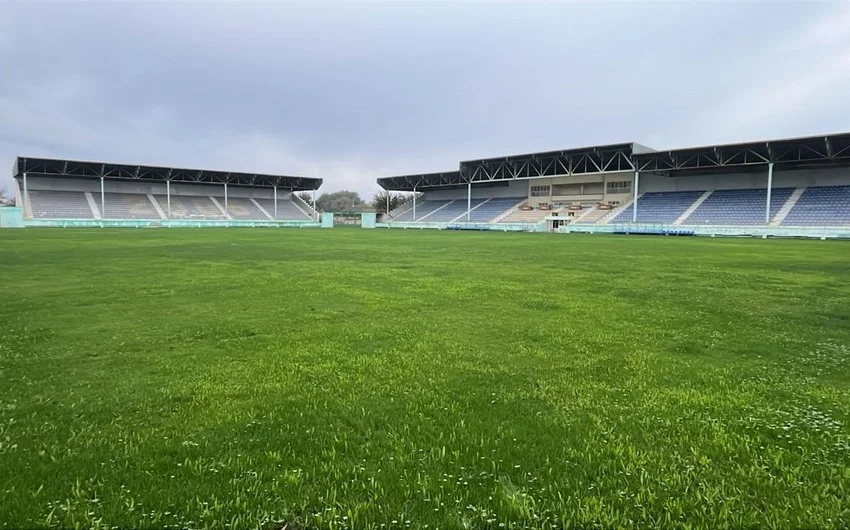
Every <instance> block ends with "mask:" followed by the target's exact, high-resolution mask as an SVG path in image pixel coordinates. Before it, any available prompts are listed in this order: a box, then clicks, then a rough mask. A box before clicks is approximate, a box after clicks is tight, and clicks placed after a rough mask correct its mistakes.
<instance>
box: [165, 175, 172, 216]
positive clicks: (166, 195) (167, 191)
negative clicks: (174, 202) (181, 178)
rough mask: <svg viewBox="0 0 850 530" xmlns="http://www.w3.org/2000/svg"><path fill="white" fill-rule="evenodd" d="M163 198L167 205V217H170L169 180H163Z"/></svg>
mask: <svg viewBox="0 0 850 530" xmlns="http://www.w3.org/2000/svg"><path fill="white" fill-rule="evenodd" d="M165 200H166V204H167V207H168V216H167V217H168V218H169V219H171V181H170V180H166V181H165Z"/></svg>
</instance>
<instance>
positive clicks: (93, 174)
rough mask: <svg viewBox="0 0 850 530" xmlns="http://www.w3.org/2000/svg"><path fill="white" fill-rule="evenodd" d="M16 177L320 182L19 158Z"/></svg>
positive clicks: (296, 186)
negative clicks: (25, 175)
mask: <svg viewBox="0 0 850 530" xmlns="http://www.w3.org/2000/svg"><path fill="white" fill-rule="evenodd" d="M13 173H14V176H15V177H20V176H22V175H23V174H24V173H27V174H28V175H32V176H42V177H60V178H61V177H64V178H100V177H103V178H105V179H110V180H139V181H153V182H166V181H168V182H182V183H193V184H225V183H226V184H232V185H234V186H247V187H255V188H271V187H274V186H277V187H279V188H284V189H288V190H293V191H304V190H316V189H319V186H321V185H322V179H317V178H307V177H292V176H285V175H265V174H261V173H240V172H236V171H211V170H208V169H184V168H172V167H160V166H140V165H130V164H111V163H108V162H83V161H79V160H57V159H52V158H33V157H22V156H19V157H18V158H17V160H16V161H15V167H14V168H13Z"/></svg>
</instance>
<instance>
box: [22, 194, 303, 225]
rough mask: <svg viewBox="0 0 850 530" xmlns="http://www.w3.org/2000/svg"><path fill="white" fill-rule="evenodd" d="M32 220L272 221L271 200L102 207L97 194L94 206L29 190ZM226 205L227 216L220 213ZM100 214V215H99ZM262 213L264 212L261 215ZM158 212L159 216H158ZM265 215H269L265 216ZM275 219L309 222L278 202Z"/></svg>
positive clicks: (124, 201) (156, 198) (203, 199)
mask: <svg viewBox="0 0 850 530" xmlns="http://www.w3.org/2000/svg"><path fill="white" fill-rule="evenodd" d="M28 195H29V202H30V210H31V211H32V216H33V217H35V218H42V219H93V218H94V217H95V214H94V210H93V209H92V208H94V209H95V210H97V211H98V212H99V213H100V214H101V216H102V217H103V218H106V219H161V218H162V215H164V216H166V217H168V216H169V212H170V217H171V218H173V219H192V218H202V219H226V218H227V217H228V216H229V217H231V218H233V219H245V220H269V218H270V217H271V218H275V217H274V216H275V205H274V200H273V199H248V198H243V197H229V198H228V200H227V201H226V202H225V200H224V197H210V196H191V195H171V197H170V199H169V197H168V196H166V195H145V194H141V193H112V192H110V193H105V194H104V203H105V204H103V205H102V204H101V203H100V194H99V193H94V194H92V199H93V204H92V203H90V201H89V198H88V197H87V196H86V194H85V193H84V192H80V191H48V190H30V191H29V192H28ZM225 204H226V205H227V214H228V215H225V213H224V211H222V210H223V209H224V207H225ZM101 210H102V211H101ZM263 210H265V212H264V211H263ZM160 211H161V212H162V215H160ZM266 214H268V215H266ZM276 218H277V219H279V220H309V219H310V218H311V216H310V214H309V213H307V212H304V211H303V210H302V209H301V208H299V207H298V206H297V205H296V204H295V203H294V202H293V201H292V200H289V199H280V200H278V201H277V217H276Z"/></svg>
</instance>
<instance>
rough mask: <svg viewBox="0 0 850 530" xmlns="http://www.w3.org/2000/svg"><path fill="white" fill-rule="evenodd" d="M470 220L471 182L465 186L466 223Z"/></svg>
mask: <svg viewBox="0 0 850 530" xmlns="http://www.w3.org/2000/svg"><path fill="white" fill-rule="evenodd" d="M471 219H472V181H469V183H468V184H467V185H466V222H467V223H468V222H469V221H470V220H471Z"/></svg>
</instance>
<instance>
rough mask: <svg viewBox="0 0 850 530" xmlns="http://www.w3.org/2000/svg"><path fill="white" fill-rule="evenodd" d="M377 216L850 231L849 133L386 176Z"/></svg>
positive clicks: (503, 226)
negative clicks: (398, 196)
mask: <svg viewBox="0 0 850 530" xmlns="http://www.w3.org/2000/svg"><path fill="white" fill-rule="evenodd" d="M378 185H379V186H381V187H382V188H383V189H385V190H387V191H400V192H413V193H414V197H416V198H415V200H414V204H405V205H403V206H401V207H399V208H398V209H396V210H395V211H392V212H390V213H389V214H388V215H386V216H385V218H384V219H383V223H382V224H381V225H380V226H385V227H391V228H392V227H401V228H474V229H496V230H526V231H557V232H574V231H584V232H612V231H614V232H617V231H623V232H637V231H639V232H641V233H647V232H649V233H653V231H654V232H656V233H669V231H670V230H671V229H673V228H675V229H676V230H677V233H694V234H711V235H714V234H726V235H762V236H767V235H775V236H782V235H789V236H813V237H850V133H842V134H832V135H824V136H813V137H807V138H795V139H785V140H769V141H760V142H748V143H741V144H728V145H714V146H705V147H693V148H683V149H676V150H668V151H656V150H654V149H651V148H649V147H646V146H643V145H641V144H637V143H625V144H612V145H600V146H594V147H587V148H579V149H569V150H561V151H550V152H543V153H532V154H525V155H514V156H507V157H499V158H490V159H482V160H473V161H465V162H460V164H459V168H458V170H457V171H448V172H441V173H426V174H416V175H405V176H394V177H384V178H379V179H378Z"/></svg>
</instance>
